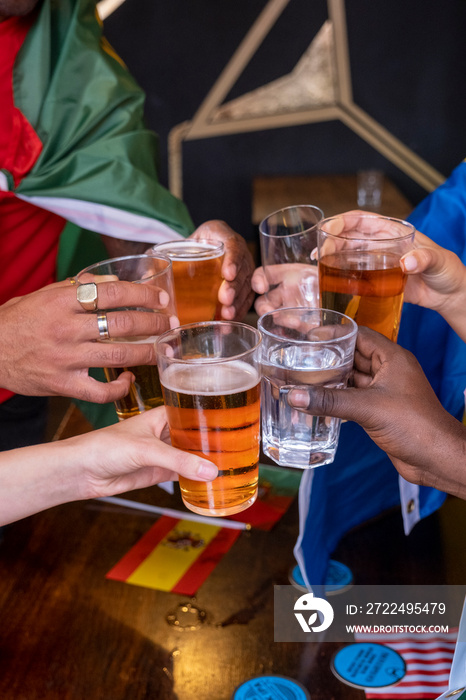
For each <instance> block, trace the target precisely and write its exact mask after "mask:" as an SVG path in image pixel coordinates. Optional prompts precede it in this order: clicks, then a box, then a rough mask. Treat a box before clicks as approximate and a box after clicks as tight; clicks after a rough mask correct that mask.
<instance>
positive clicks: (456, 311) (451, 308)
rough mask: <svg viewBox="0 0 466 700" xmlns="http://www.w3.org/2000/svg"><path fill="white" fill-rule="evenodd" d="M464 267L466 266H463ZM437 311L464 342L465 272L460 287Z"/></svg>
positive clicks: (465, 313)
mask: <svg viewBox="0 0 466 700" xmlns="http://www.w3.org/2000/svg"><path fill="white" fill-rule="evenodd" d="M465 269H466V268H465ZM439 313H440V314H441V315H442V316H443V318H444V319H445V321H446V322H447V323H448V325H449V326H451V328H453V330H454V331H455V333H457V334H458V335H459V337H460V338H461V339H462V340H464V342H465V343H466V273H465V275H464V284H463V286H462V289H461V290H460V291H458V292H457V293H456V294H451V295H450V296H449V298H448V299H446V301H445V303H444V304H443V305H442V307H441V308H440V309H439Z"/></svg>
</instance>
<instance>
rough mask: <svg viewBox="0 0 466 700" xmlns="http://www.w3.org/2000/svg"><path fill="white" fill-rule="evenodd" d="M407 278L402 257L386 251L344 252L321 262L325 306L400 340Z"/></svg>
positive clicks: (321, 296) (321, 282)
mask: <svg viewBox="0 0 466 700" xmlns="http://www.w3.org/2000/svg"><path fill="white" fill-rule="evenodd" d="M405 283H406V275H405V274H404V272H403V271H402V269H401V267H400V256H399V255H397V254H396V253H390V252H384V251H375V250H374V251H350V250H348V251H343V252H339V253H334V254H332V255H324V256H323V257H322V258H321V259H320V260H319V289H320V298H321V304H322V306H323V307H324V308H326V309H333V310H334V311H339V312H340V313H343V314H346V316H350V317H351V318H352V319H354V320H355V321H356V323H357V324H358V325H359V326H368V327H369V328H373V329H374V330H375V331H378V332H379V333H382V334H383V335H385V336H386V337H387V338H389V339H390V340H393V341H396V339H397V337H398V330H399V324H400V317H401V308H402V305H403V293H404V288H405Z"/></svg>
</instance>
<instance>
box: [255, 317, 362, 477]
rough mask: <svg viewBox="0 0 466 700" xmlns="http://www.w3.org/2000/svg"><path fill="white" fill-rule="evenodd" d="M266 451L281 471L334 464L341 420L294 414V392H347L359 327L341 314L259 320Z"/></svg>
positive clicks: (299, 413) (263, 431)
mask: <svg viewBox="0 0 466 700" xmlns="http://www.w3.org/2000/svg"><path fill="white" fill-rule="evenodd" d="M257 327H258V329H259V330H260V331H261V333H262V353H261V354H262V402H261V403H262V450H263V452H264V454H266V455H268V457H270V458H271V459H273V461H274V462H276V463H277V464H279V465H280V466H286V467H296V468H298V469H309V468H312V467H319V466H321V465H323V464H329V463H330V462H333V460H334V458H335V452H336V449H337V446H338V440H339V435H340V425H341V420H340V419H339V418H331V417H326V416H312V415H309V414H307V413H304V412H303V411H299V410H297V409H295V408H292V407H291V406H290V405H289V404H288V394H289V392H290V391H291V390H292V389H294V388H295V387H296V386H307V387H328V388H332V389H337V388H338V389H343V388H345V387H346V385H347V382H348V378H349V376H350V373H351V370H352V368H353V359H354V348H355V344H356V336H357V332H358V327H357V325H356V323H355V322H354V321H353V320H352V319H351V318H349V317H348V316H345V315H343V314H340V313H337V312H336V311H328V310H327V309H307V308H304V307H295V308H285V309H277V310H275V311H270V312H268V313H266V314H264V315H263V316H261V317H260V319H259V321H258V324H257Z"/></svg>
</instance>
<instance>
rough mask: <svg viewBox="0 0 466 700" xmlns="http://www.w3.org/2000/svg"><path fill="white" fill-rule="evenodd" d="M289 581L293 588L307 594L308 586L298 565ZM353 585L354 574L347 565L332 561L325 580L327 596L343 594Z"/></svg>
mask: <svg viewBox="0 0 466 700" xmlns="http://www.w3.org/2000/svg"><path fill="white" fill-rule="evenodd" d="M288 579H289V581H290V583H291V585H292V586H294V587H295V588H297V589H298V590H300V591H303V592H304V593H307V588H306V584H305V583H304V579H303V577H302V574H301V570H300V568H299V566H298V564H296V566H294V567H293V568H292V569H291V570H290V572H289V574H288ZM352 583H353V574H352V573H351V570H350V569H348V567H347V566H346V565H345V564H342V563H341V562H339V561H334V560H333V559H330V561H329V564H328V570H327V578H326V580H325V593H326V594H327V595H334V594H335V593H343V592H344V591H347V590H348V588H350V586H351V585H352Z"/></svg>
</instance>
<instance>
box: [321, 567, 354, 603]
mask: <svg viewBox="0 0 466 700" xmlns="http://www.w3.org/2000/svg"><path fill="white" fill-rule="evenodd" d="M352 584H353V574H352V572H351V569H349V568H348V567H347V566H346V564H342V563H341V562H340V561H335V560H334V559H330V561H329V563H328V570H327V578H326V579H325V592H326V594H327V595H332V594H334V593H343V592H344V591H347V590H348V588H350V587H351V586H352Z"/></svg>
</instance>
